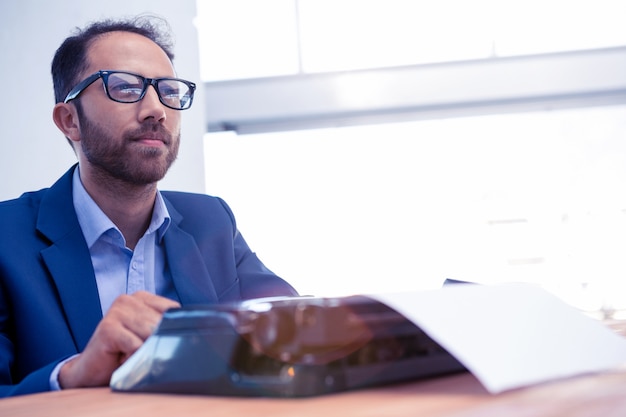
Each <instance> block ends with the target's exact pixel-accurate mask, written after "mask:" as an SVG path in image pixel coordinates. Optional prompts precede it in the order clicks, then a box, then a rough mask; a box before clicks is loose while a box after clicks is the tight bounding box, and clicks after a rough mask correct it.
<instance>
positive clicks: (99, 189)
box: [79, 166, 157, 249]
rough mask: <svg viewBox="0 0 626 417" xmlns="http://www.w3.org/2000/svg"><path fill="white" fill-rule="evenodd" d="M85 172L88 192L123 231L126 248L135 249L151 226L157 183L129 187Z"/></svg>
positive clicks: (83, 177)
mask: <svg viewBox="0 0 626 417" xmlns="http://www.w3.org/2000/svg"><path fill="white" fill-rule="evenodd" d="M79 167H80V166H79ZM85 171H86V170H83V169H81V171H80V174H81V181H82V183H83V186H84V187H85V190H87V192H88V193H89V195H90V196H91V198H93V200H94V201H95V202H96V204H97V205H98V206H99V207H100V209H101V210H102V211H103V212H104V213H105V214H106V215H107V217H108V218H109V219H111V221H112V222H113V223H114V224H115V225H116V226H117V228H118V229H119V230H120V231H121V232H122V235H123V236H124V239H125V240H126V246H127V247H128V248H130V249H134V248H135V246H136V245H137V242H138V241H139V239H140V238H141V237H142V236H143V234H144V233H145V232H146V230H147V229H148V226H149V225H150V220H151V219H152V210H153V208H154V202H155V199H156V190H157V188H156V183H150V184H141V185H137V184H129V183H128V182H125V181H123V180H120V179H117V178H112V177H111V176H109V175H108V174H105V173H102V172H100V171H93V170H92V171H91V172H85Z"/></svg>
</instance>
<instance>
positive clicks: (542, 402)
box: [0, 371, 626, 417]
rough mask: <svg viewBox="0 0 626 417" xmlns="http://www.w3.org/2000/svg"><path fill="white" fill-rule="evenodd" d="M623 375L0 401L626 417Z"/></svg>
mask: <svg viewBox="0 0 626 417" xmlns="http://www.w3.org/2000/svg"><path fill="white" fill-rule="evenodd" d="M625 415H626V371H624V372H612V373H604V374H599V375H591V376H585V377H579V378H571V379H566V380H562V381H557V382H552V383H547V384H542V385H538V386H534V387H530V388H525V389H519V390H515V391H509V392H506V393H503V394H499V395H490V394H488V393H487V392H486V391H485V389H484V388H482V386H481V385H480V384H479V382H478V381H477V380H476V379H475V378H474V377H473V376H472V375H470V374H468V373H464V374H457V375H452V376H447V377H442V378H437V379H431V380H425V381H419V382H412V383H408V384H398V385H393V386H388V387H383V388H376V389H368V390H360V391H353V392H345V393H341V394H334V395H327V396H321V397H312V398H304V399H274V398H225V397H196V396H185V395H162V394H129V393H115V392H111V391H110V390H109V389H108V388H94V389H78V390H67V391H59V392H47V393H43V394H35V395H27V396H22V397H14V398H7V399H3V400H0V416H6V417H9V416H10V417H39V416H42V417H43V416H45V417H78V416H80V417H86V416H89V417H107V416H115V417H120V416H133V417H144V416H150V417H173V416H176V417H178V416H181V417H182V416H191V417H193V416H213V417H220V416H229V417H237V416H246V417H260V416H272V417H282V416H285V417H286V416H289V417H334V416H341V417H346V416H350V417H352V416H372V417H374V416H376V417H393V416H411V417H417V416H428V417H441V416H454V417H470V416H471V417H489V416H497V417H522V416H523V417H545V416H567V417H583V416H585V417H587V416H588V417H598V416H602V417H613V416H614V417H623V416H625Z"/></svg>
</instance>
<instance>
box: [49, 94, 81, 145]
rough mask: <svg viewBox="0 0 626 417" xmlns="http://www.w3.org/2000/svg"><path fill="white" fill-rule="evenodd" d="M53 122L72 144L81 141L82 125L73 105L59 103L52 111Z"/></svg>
mask: <svg viewBox="0 0 626 417" xmlns="http://www.w3.org/2000/svg"><path fill="white" fill-rule="evenodd" d="M52 120H54V124H56V125H57V127H58V128H59V130H60V131H61V132H63V134H64V135H65V137H66V138H68V139H69V140H71V141H72V142H78V141H80V123H79V121H78V113H76V107H75V106H74V105H73V104H70V103H57V104H56V105H55V106H54V109H53V110H52Z"/></svg>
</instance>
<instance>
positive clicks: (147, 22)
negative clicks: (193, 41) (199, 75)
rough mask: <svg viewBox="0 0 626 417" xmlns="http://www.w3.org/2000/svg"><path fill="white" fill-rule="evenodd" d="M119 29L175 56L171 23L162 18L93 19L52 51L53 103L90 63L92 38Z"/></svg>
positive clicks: (172, 56)
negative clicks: (139, 36) (88, 59)
mask: <svg viewBox="0 0 626 417" xmlns="http://www.w3.org/2000/svg"><path fill="white" fill-rule="evenodd" d="M118 31H122V32H132V33H137V34H139V35H142V36H145V37H146V38H148V39H150V40H151V41H153V42H154V43H156V44H157V45H159V46H160V47H161V49H162V50H163V52H165V53H166V54H167V56H168V57H169V59H170V61H173V60H174V53H173V52H172V47H173V45H172V44H173V42H172V39H171V36H170V27H169V25H168V23H167V22H166V21H165V20H164V19H161V18H158V17H155V16H137V17H134V18H131V19H124V20H113V19H106V20H101V21H97V22H93V23H91V24H89V25H88V26H86V27H85V28H83V29H80V28H77V29H76V33H75V34H74V35H73V36H70V37H68V38H67V39H65V41H64V42H63V43H62V44H61V46H60V47H59V49H57V51H56V53H55V54H54V58H53V59H52V68H51V72H52V82H53V84H54V99H55V102H56V103H61V102H63V100H65V97H66V96H67V94H68V93H69V92H70V90H71V89H72V87H73V86H74V85H75V84H76V83H78V82H79V81H80V80H78V79H77V78H78V77H79V75H80V74H81V73H82V72H83V71H84V70H85V68H86V67H87V66H88V64H89V63H88V62H87V50H88V49H89V46H90V45H91V44H92V42H93V41H94V40H95V39H97V38H98V37H100V36H101V35H104V34H106V33H109V32H118Z"/></svg>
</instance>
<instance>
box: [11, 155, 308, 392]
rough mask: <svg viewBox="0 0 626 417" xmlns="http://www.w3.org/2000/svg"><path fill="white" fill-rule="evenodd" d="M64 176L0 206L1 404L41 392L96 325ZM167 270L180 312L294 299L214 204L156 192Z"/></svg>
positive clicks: (68, 177)
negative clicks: (167, 219)
mask: <svg viewBox="0 0 626 417" xmlns="http://www.w3.org/2000/svg"><path fill="white" fill-rule="evenodd" d="M75 167H76V166H74V167H73V168H72V169H70V170H69V171H68V172H67V173H66V174H65V175H64V176H63V177H61V178H60V179H59V180H58V181H57V182H56V183H55V184H54V185H53V186H52V187H50V188H48V189H43V190H40V191H37V192H32V193H26V194H24V195H22V196H21V197H20V198H18V199H15V200H10V201H5V202H2V203H0V397H1V396H10V395H19V394H27V393H34V392H41V391H47V390H49V389H50V385H49V378H50V374H51V371H52V369H53V368H54V366H55V365H56V364H57V363H58V362H59V361H61V360H63V359H64V358H67V357H69V356H71V355H73V354H75V353H79V352H81V351H82V350H83V349H84V348H85V345H86V344H87V341H88V340H89V338H90V337H91V335H92V333H93V332H94V330H95V328H96V326H97V324H98V322H99V321H100V320H101V319H102V313H101V308H100V299H99V297H98V289H97V286H96V279H95V275H94V271H93V267H92V265H91V257H90V255H89V250H88V248H87V244H86V243H85V239H84V237H83V233H82V231H81V229H80V226H79V223H78V219H77V217H76V212H75V211H74V206H73V203H72V173H73V171H74V169H75ZM162 194H163V197H164V199H165V204H166V205H167V208H168V210H169V213H170V216H171V218H172V223H171V224H170V227H169V229H168V231H167V233H166V234H165V237H164V244H165V252H166V257H167V260H166V262H167V265H168V267H169V269H170V271H171V275H172V278H173V281H174V286H175V288H176V291H177V293H178V297H179V299H180V301H181V303H182V304H183V305H189V304H206V303H215V302H221V301H232V300H240V299H250V298H257V297H265V296H274V295H297V293H296V291H295V290H294V289H293V287H291V286H290V285H289V284H287V283H286V282H285V281H283V280H282V279H280V278H279V277H277V276H276V275H275V274H274V273H272V272H271V271H270V270H268V269H267V268H266V267H265V266H264V265H263V264H262V263H261V261H260V260H259V259H258V258H257V257H256V255H255V254H254V253H253V252H252V251H251V250H250V248H249V247H248V245H247V244H246V242H245V241H244V239H243V237H242V236H241V234H240V233H239V232H238V230H237V227H236V223H235V219H234V217H233V214H232V212H231V211H230V209H229V208H228V206H227V205H226V203H224V201H222V200H221V199H219V198H216V197H210V196H207V195H201V194H190V193H179V192H162Z"/></svg>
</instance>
